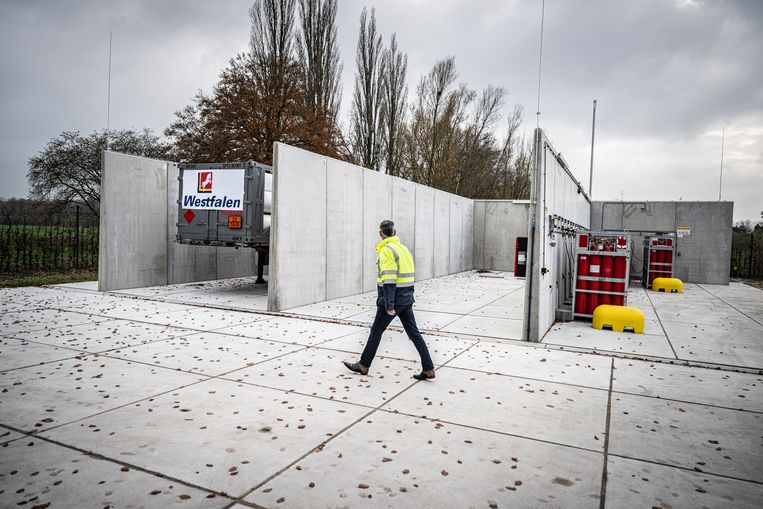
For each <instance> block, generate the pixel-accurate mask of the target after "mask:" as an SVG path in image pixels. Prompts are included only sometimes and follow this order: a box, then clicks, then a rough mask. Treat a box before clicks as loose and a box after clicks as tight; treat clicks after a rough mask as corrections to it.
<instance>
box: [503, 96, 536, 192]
mask: <svg viewBox="0 0 763 509" xmlns="http://www.w3.org/2000/svg"><path fill="white" fill-rule="evenodd" d="M523 114H524V108H522V106H520V105H518V104H517V105H515V106H514V110H513V111H512V112H511V113H510V114H509V116H508V127H507V131H506V139H505V140H504V142H503V146H502V148H501V155H500V157H499V158H498V164H497V166H496V171H497V174H496V179H495V181H496V184H497V185H496V188H497V189H498V190H499V191H498V192H499V194H498V195H497V196H496V198H504V199H523V198H529V197H530V171H531V165H532V157H531V152H532V146H531V145H532V144H531V142H528V141H527V140H526V139H525V137H524V136H520V134H519V128H520V125H521V124H522V116H523Z"/></svg>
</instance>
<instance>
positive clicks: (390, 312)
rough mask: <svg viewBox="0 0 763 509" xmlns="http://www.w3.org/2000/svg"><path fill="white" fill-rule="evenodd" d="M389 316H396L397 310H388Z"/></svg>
mask: <svg viewBox="0 0 763 509" xmlns="http://www.w3.org/2000/svg"><path fill="white" fill-rule="evenodd" d="M387 314H388V315H389V316H395V310H394V309H388V310H387Z"/></svg>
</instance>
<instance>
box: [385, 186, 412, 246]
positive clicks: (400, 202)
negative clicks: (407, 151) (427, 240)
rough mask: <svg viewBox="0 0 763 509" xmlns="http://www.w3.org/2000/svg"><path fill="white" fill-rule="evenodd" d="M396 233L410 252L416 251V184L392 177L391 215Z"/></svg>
mask: <svg viewBox="0 0 763 509" xmlns="http://www.w3.org/2000/svg"><path fill="white" fill-rule="evenodd" d="M389 219H392V220H393V221H394V222H395V227H396V228H397V235H398V236H399V237H400V241H401V242H402V243H403V244H405V245H406V246H407V247H408V249H410V250H411V252H415V251H416V184H415V183H413V182H411V181H410V180H404V179H401V178H397V177H392V216H391V217H390V218H389Z"/></svg>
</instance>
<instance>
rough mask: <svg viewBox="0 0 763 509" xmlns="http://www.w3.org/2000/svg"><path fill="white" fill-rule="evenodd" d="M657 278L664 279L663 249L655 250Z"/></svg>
mask: <svg viewBox="0 0 763 509" xmlns="http://www.w3.org/2000/svg"><path fill="white" fill-rule="evenodd" d="M657 263H658V264H659V265H657V277H665V265H663V263H665V250H664V249H658V250H657Z"/></svg>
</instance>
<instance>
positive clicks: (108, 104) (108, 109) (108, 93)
mask: <svg viewBox="0 0 763 509" xmlns="http://www.w3.org/2000/svg"><path fill="white" fill-rule="evenodd" d="M110 121H111V32H109V84H108V88H107V91H106V150H108V149H109V122H110Z"/></svg>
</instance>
